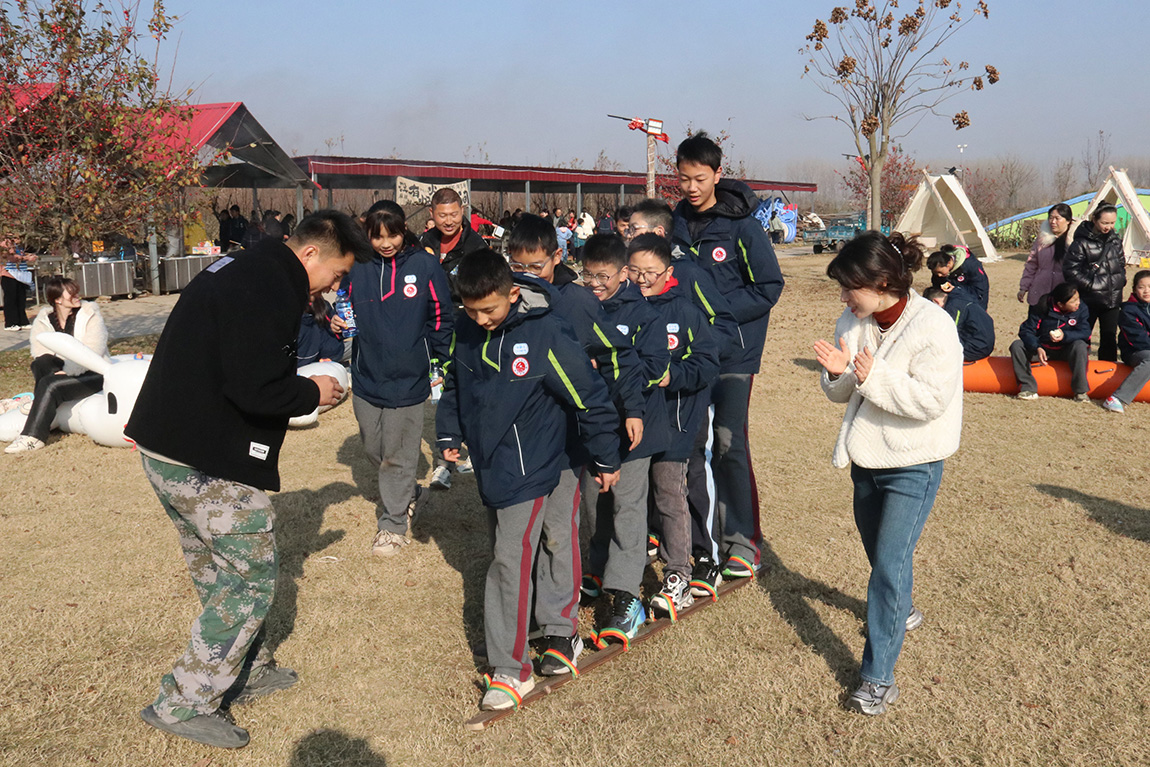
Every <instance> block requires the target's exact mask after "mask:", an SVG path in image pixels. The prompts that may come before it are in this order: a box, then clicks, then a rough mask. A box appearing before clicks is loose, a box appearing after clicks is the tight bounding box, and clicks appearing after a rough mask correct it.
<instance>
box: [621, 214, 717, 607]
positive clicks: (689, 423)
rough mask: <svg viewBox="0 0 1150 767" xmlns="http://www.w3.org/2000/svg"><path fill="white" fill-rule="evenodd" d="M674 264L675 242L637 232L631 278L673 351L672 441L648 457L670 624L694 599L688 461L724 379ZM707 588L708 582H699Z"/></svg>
mask: <svg viewBox="0 0 1150 767" xmlns="http://www.w3.org/2000/svg"><path fill="white" fill-rule="evenodd" d="M675 263H676V262H674V261H672V259H671V246H670V243H669V242H667V240H666V239H664V238H662V237H660V236H658V235H656V234H643V235H639V236H638V237H636V238H635V239H634V240H632V241H631V245H630V247H629V248H628V264H627V269H628V274H629V276H630V278H631V279H632V280H634V281H635V284H636V285H638V286H639V289H640V290H641V291H642V293H643V296H644V297H645V298H646V299H647V303H648V304H649V305H650V306H651V307H653V308H654V309H655V310H656V311H657V312H658V313H659V325H658V329H659V332H660V333H665V334H666V337H667V349H668V350H669V351H670V353H671V365H670V369H669V371H668V374H667V375H666V376H665V377H664V378H663V380H662V381H660V382H659V386H660V387H661V388H662V391H663V404H664V406H665V407H666V409H667V418H668V426H669V433H668V436H669V439H668V443H667V447H666V449H665V450H663V451H662V452H661V453H658V454H656V455H654V456H653V457H652V458H651V474H650V477H651V492H650V495H649V506H650V508H651V509H652V510H653V514H652V517H653V519H654V523H655V526H656V528H657V529H658V530H659V532H660V538H659V549H660V552H661V553H662V556H663V560H664V561H665V562H666V563H667V566H666V567H665V568H664V569H663V588H662V589H661V590H660V591H659V593H658V594H656V595H655V596H654V597H652V598H651V610H652V612H654V613H656V614H657V615H659V614H662V615H667V616H669V617H671V618H672V619H674V618H675V617H676V616H677V615H678V613H679V611H680V610H683V609H684V608H687V607H690V606H691V604H692V603H693V602H694V599H695V598H694V596H693V595H692V594H691V584H690V577H691V575H690V574H691V516H690V511H689V509H688V507H687V461H688V459H689V458H690V456H691V454H692V452H693V451H694V445H695V437H696V435H697V434H698V432H699V424H701V423H702V422H703V416H704V415H705V414H706V412H707V408H708V406H709V405H710V388H711V384H712V383H713V381H714V379H715V378H716V377H717V376H718V374H719V349H718V346H717V345H716V344H715V339H714V335H715V334H714V332H713V330H712V328H711V323H710V321H709V319H708V317H707V315H706V314H705V313H704V312H703V311H702V310H700V309H699V308H698V307H697V306H696V305H695V304H694V303H693V302H692V300H691V297H690V295H689V294H688V293H687V290H686V286H685V285H683V284H682V283H680V282H679V281H678V279H677V278H676V276H675V268H676V267H675ZM705 586H709V584H699V587H705Z"/></svg>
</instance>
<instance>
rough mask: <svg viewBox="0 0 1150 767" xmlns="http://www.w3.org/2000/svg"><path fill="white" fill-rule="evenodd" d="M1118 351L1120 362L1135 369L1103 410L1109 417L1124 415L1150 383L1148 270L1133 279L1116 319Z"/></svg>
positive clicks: (1149, 294)
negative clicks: (1111, 415) (1127, 299)
mask: <svg viewBox="0 0 1150 767" xmlns="http://www.w3.org/2000/svg"><path fill="white" fill-rule="evenodd" d="M1118 350H1119V351H1120V352H1122V361H1123V362H1125V363H1126V364H1127V365H1129V366H1130V367H1132V368H1134V369H1133V370H1131V371H1130V374H1129V375H1127V376H1126V380H1125V381H1123V382H1122V385H1121V386H1119V387H1118V390H1117V391H1115V392H1114V393H1113V394H1112V395H1110V396H1109V397H1107V398H1106V400H1105V401H1104V402H1103V403H1102V407H1104V408H1106V409H1107V410H1109V411H1110V412H1112V413H1123V412H1125V411H1126V405H1129V404H1130V403H1131V402H1133V401H1134V398H1135V397H1137V396H1138V392H1140V391H1142V387H1144V386H1145V385H1146V383H1147V382H1148V381H1150V269H1143V270H1142V271H1140V272H1138V273H1137V274H1135V275H1134V290H1133V291H1131V293H1130V300H1129V301H1127V302H1126V303H1125V304H1123V305H1122V314H1121V315H1119V317H1118Z"/></svg>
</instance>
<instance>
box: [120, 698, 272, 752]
mask: <svg viewBox="0 0 1150 767" xmlns="http://www.w3.org/2000/svg"><path fill="white" fill-rule="evenodd" d="M140 718H141V719H143V720H144V721H145V722H147V723H148V724H150V725H152V726H153V727H155V728H156V729H157V730H163V731H164V732H166V733H169V734H170V735H175V736H177V737H180V738H185V739H187V740H192V741H195V742H196V743H203V744H204V745H205V746H215V747H216V748H243V747H244V746H246V745H247V744H248V741H249V740H250V738H249V737H248V731H247V730H245V729H244V728H243V727H237V726H236V725H234V724H232V722H230V721H229V720H228V718H227V717H226V716H225V715H224V714H223V713H222V712H220V711H216V712H215V713H211V714H200V715H199V716H193V717H192V718H191V719H188V720H187V721H185V722H176V723H175V724H168V723H167V722H165V721H164V720H163V719H161V718H160V715H159V714H157V713H156V709H154V708H152V707H151V706H148V707H147V708H145V709H144V710H143V711H141V712H140Z"/></svg>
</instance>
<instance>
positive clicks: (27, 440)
mask: <svg viewBox="0 0 1150 767" xmlns="http://www.w3.org/2000/svg"><path fill="white" fill-rule="evenodd" d="M42 447H44V443H43V442H41V441H40V440H38V439H36V438H35V437H29V436H27V435H26V434H21V435H20V436H19V437H17V438H16V439H14V440H12V444H11V445H9V446H8V447H6V448H4V452H5V453H27V452H28V451H30V450H39V449H40V448H42Z"/></svg>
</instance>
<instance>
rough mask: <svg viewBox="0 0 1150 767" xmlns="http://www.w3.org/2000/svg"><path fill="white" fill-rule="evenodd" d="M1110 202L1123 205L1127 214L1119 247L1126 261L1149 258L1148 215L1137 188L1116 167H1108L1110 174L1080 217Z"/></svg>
mask: <svg viewBox="0 0 1150 767" xmlns="http://www.w3.org/2000/svg"><path fill="white" fill-rule="evenodd" d="M1104 203H1109V204H1111V205H1117V206H1118V207H1124V208H1126V211H1127V213H1129V214H1130V222H1129V223H1128V224H1127V225H1126V234H1125V235H1124V236H1123V237H1122V250H1123V251H1125V253H1126V263H1128V264H1139V263H1141V261H1142V259H1143V258H1147V257H1150V215H1147V213H1146V208H1144V207H1143V206H1142V201H1141V200H1140V199H1139V198H1138V190H1137V189H1135V188H1134V185H1133V184H1131V183H1130V177H1129V176H1127V175H1126V170H1125V169H1123V170H1115V169H1114V167H1113V166H1111V167H1110V175H1109V176H1108V177H1107V178H1106V181H1105V182H1104V183H1103V184H1102V188H1101V189H1099V190H1098V194H1096V195H1094V199H1092V200H1091V201H1090V204H1089V205H1087V206H1086V212H1085V213H1083V214H1082V217H1083V218H1089V217H1090V216H1091V215H1093V214H1094V209H1095V208H1097V207H1098V206H1099V205H1102V204H1104Z"/></svg>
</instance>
